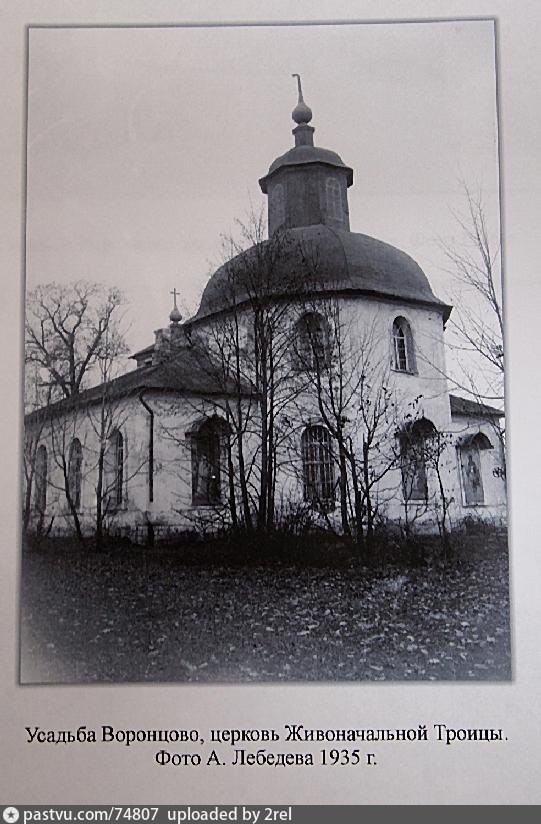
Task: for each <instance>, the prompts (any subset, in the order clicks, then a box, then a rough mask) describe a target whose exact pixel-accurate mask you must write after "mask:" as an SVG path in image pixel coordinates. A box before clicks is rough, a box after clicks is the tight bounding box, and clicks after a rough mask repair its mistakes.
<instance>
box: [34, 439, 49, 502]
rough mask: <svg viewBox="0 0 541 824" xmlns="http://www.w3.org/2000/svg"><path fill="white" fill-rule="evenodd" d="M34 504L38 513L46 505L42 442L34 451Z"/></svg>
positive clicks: (44, 456) (45, 467)
mask: <svg viewBox="0 0 541 824" xmlns="http://www.w3.org/2000/svg"><path fill="white" fill-rule="evenodd" d="M34 506H35V508H36V509H37V511H38V512H39V514H40V515H43V514H44V512H45V509H46V507H47V447H46V446H44V445H43V444H41V446H40V447H38V450H37V452H36V464H35V486H34Z"/></svg>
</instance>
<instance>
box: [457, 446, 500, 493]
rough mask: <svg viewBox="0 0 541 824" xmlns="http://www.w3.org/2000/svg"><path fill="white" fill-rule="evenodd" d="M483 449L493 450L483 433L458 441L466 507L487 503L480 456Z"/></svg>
mask: <svg viewBox="0 0 541 824" xmlns="http://www.w3.org/2000/svg"><path fill="white" fill-rule="evenodd" d="M482 449H493V446H492V444H491V443H490V441H489V439H488V438H487V436H486V435H485V434H484V433H483V432H477V433H475V434H472V435H466V436H464V437H463V438H460V439H459V441H458V453H459V458H460V473H461V476H462V489H463V492H464V504H465V505H466V506H477V505H478V504H483V503H484V502H485V493H484V490H483V476H482V469H481V454H480V450H482Z"/></svg>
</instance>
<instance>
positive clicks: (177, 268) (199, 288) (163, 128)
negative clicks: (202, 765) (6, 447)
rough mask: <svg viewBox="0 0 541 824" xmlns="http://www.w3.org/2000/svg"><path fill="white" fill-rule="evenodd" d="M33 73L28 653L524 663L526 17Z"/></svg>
mask: <svg viewBox="0 0 541 824" xmlns="http://www.w3.org/2000/svg"><path fill="white" fill-rule="evenodd" d="M27 73H28V76H27V112H26V168H25V171H26V174H25V188H26V198H25V212H24V218H25V231H24V260H25V270H26V283H25V336H24V337H25V345H24V353H25V355H24V360H25V363H24V369H25V372H24V416H25V419H24V444H23V450H22V455H21V460H22V470H21V476H22V480H23V489H22V493H21V509H22V511H21V535H22V547H21V555H22V560H21V575H20V639H19V640H20V671H19V678H20V683H21V684H100V683H113V684H130V683H131V684H133V683H140V682H145V683H149V684H152V683H157V682H162V683H186V682H191V683H207V684H208V683H215V684H223V683H243V682H252V683H253V682H255V683H276V682H295V683H299V682H374V681H377V682H383V681H393V682H401V681H402V682H406V681H407V682H421V681H422V682H426V681H431V682H502V681H503V682H506V681H507V682H508V681H510V679H511V678H512V666H511V660H512V649H511V622H510V607H509V563H508V547H507V522H508V511H507V496H506V476H507V472H506V465H507V460H506V437H505V435H506V425H505V403H504V337H505V328H504V326H505V325H504V301H503V295H504V291H505V290H504V286H505V288H507V282H506V280H505V273H504V272H503V271H502V270H503V266H502V242H501V209H502V202H501V200H502V198H501V179H500V174H501V165H500V136H499V128H498V115H499V113H498V87H497V78H498V55H497V49H496V37H495V23H494V20H490V19H483V20H481V19H479V20H444V21H424V22H421V21H419V22H385V23H378V24H371V23H358V24H340V25H339V24H321V25H308V24H306V25H270V24H268V25H244V26H235V25H215V26H197V25H193V26H181V25H179V26H167V27H165V26H164V27H160V26H156V27H150V26H148V27H145V26H134V27H130V26H122V25H117V26H114V27H107V26H87V27H85V26H81V27H69V26H62V25H58V26H47V27H37V26H36V27H32V26H31V27H30V28H29V30H28V68H27Z"/></svg>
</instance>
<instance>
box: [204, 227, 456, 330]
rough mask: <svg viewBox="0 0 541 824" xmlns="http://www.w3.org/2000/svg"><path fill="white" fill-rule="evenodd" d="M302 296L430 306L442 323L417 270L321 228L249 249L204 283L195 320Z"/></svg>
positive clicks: (371, 242) (377, 244)
mask: <svg viewBox="0 0 541 824" xmlns="http://www.w3.org/2000/svg"><path fill="white" fill-rule="evenodd" d="M306 292H309V293H314V292H326V293H329V292H330V293H333V292H340V293H351V294H366V295H373V296H380V297H387V298H391V299H394V300H403V301H406V302H411V303H418V304H422V305H430V306H433V307H435V308H437V309H438V310H439V311H441V312H442V315H443V317H444V320H446V319H447V318H448V316H449V313H450V311H451V307H449V306H447V305H446V304H445V303H443V301H441V300H439V299H438V298H437V297H436V296H435V295H434V293H433V292H432V289H431V288H430V284H429V282H428V279H427V277H426V275H425V274H424V272H423V270H422V269H421V267H420V266H419V265H418V264H417V263H416V262H415V261H414V260H413V258H411V257H410V256H409V255H407V254H405V252H402V251H400V249H396V248H395V247H394V246H391V245H390V244H388V243H383V242H382V241H381V240H376V239H375V238H372V237H369V236H368V235H362V234H358V233H354V232H347V231H339V230H336V229H332V228H330V227H329V226H324V225H321V224H318V225H314V226H302V227H299V228H294V229H289V230H287V232H285V233H283V234H282V235H279V236H274V237H272V238H271V239H270V240H267V241H264V242H263V243H262V244H260V245H259V246H252V247H251V248H250V249H248V250H247V251H246V252H243V253H241V254H240V255H237V256H236V257H234V258H232V260H230V261H228V262H227V263H226V264H224V265H223V266H221V267H220V268H219V269H218V270H217V271H216V272H215V273H214V274H213V276H212V277H211V279H210V280H209V282H208V284H207V286H206V288H205V291H204V292H203V296H202V298H201V304H200V306H199V310H198V312H197V315H196V316H195V318H194V320H199V319H202V318H206V317H209V316H210V315H213V314H215V313H217V312H222V311H224V310H226V311H227V309H228V308H230V307H231V305H232V303H233V302H235V303H237V304H240V303H242V302H243V301H244V300H246V299H247V298H249V296H250V295H253V294H259V295H260V296H263V295H272V296H276V297H279V296H285V295H291V296H296V295H298V296H300V295H302V294H304V293H306Z"/></svg>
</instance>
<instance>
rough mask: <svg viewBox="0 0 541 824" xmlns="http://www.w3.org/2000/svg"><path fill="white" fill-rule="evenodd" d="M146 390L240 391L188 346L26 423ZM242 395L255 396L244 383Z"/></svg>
mask: <svg viewBox="0 0 541 824" xmlns="http://www.w3.org/2000/svg"><path fill="white" fill-rule="evenodd" d="M145 390H158V391H159V390H163V391H164V392H177V393H179V394H184V395H197V396H205V397H207V396H209V397H212V396H214V397H224V396H228V395H236V394H237V392H238V390H237V387H236V385H235V383H234V382H233V381H232V380H229V379H225V378H224V376H223V374H222V372H221V369H220V367H219V366H218V365H217V364H216V363H215V362H214V361H213V360H212V359H211V357H210V356H209V354H208V352H204V351H202V350H200V349H198V348H197V347H195V346H194V347H187V348H185V349H182V350H181V351H180V352H178V353H176V354H175V355H173V356H171V357H170V358H168V359H167V360H164V361H163V362H162V363H158V364H154V365H152V366H140V367H139V368H137V369H133V370H132V371H131V372H126V373H125V374H124V375H120V376H119V377H117V378H113V379H112V380H110V381H107V382H106V383H102V384H99V385H98V386H92V387H90V388H89V389H85V390H84V391H83V392H80V393H79V394H78V395H77V396H75V397H70V398H63V399H62V400H60V401H57V402H56V403H53V404H50V405H49V406H46V407H42V408H41V409H36V410H35V411H34V412H30V413H29V414H28V415H27V416H26V418H25V420H26V421H27V422H28V423H32V422H33V421H36V420H38V419H42V418H43V416H47V417H48V416H50V415H51V416H55V415H58V414H61V413H63V412H68V411H69V410H70V409H73V408H80V407H81V406H86V405H91V404H95V403H100V402H101V400H102V398H103V397H106V398H107V399H110V400H119V399H121V398H127V397H130V396H132V395H135V394H138V393H140V392H142V391H145ZM240 391H241V393H242V394H246V395H251V394H253V391H252V388H251V387H250V386H249V385H248V384H247V383H243V384H242V386H241V387H240Z"/></svg>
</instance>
